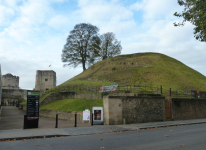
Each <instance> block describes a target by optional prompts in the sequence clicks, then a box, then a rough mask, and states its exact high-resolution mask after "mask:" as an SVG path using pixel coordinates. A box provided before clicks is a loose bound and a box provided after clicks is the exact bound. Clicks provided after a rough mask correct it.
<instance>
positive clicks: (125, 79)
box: [59, 53, 206, 91]
mask: <svg viewBox="0 0 206 150" xmlns="http://www.w3.org/2000/svg"><path fill="white" fill-rule="evenodd" d="M115 83H119V84H122V85H124V84H130V85H131V84H132V85H134V84H140V85H141V84H155V85H163V86H164V87H166V88H173V89H187V90H191V89H194V90H203V91H204V90H206V77H205V76H204V75H202V74H201V73H199V72H197V71H195V70H194V69H192V68H190V67H188V66H186V65H185V64H183V63H181V62H180V61H178V60H176V59H174V58H171V57H169V56H166V55H164V54H160V53H136V54H130V55H120V56H117V57H114V58H110V59H106V60H104V61H100V62H98V63H96V64H94V65H93V66H91V67H90V68H88V69H87V70H86V71H84V72H82V73H81V74H79V75H77V76H75V77H73V78H72V79H70V80H68V81H66V82H64V83H63V84H61V85H59V87H62V86H72V85H73V86H74V85H77V86H79V85H81V86H101V85H107V84H115Z"/></svg>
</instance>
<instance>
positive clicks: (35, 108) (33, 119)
mask: <svg viewBox="0 0 206 150" xmlns="http://www.w3.org/2000/svg"><path fill="white" fill-rule="evenodd" d="M39 97H40V92H39V91H27V111H26V112H27V127H26V128H38V123H39Z"/></svg>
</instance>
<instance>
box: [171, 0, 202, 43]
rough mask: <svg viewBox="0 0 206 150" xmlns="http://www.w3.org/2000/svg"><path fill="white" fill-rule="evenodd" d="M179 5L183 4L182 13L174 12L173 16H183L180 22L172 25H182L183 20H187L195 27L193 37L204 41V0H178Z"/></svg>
mask: <svg viewBox="0 0 206 150" xmlns="http://www.w3.org/2000/svg"><path fill="white" fill-rule="evenodd" d="M178 3H179V5H180V6H184V7H185V8H184V11H183V12H182V14H178V13H177V12H175V13H174V16H177V17H183V18H184V20H183V22H182V23H178V24H176V22H175V23H174V26H184V22H186V21H189V22H191V23H192V24H193V25H195V26H196V27H195V28H194V35H195V36H194V37H195V38H196V39H197V40H200V41H201V42H206V0H178Z"/></svg>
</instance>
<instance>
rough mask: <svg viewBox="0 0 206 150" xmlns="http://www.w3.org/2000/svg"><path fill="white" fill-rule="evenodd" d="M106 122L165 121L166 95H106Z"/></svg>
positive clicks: (104, 100) (104, 99) (110, 123)
mask: <svg viewBox="0 0 206 150" xmlns="http://www.w3.org/2000/svg"><path fill="white" fill-rule="evenodd" d="M103 102H104V122H105V123H106V124H109V125H112V124H122V121H123V118H125V119H126V123H127V124H129V123H141V122H153V121H164V120H166V116H165V97H149V96H148V97H143V96H104V98H103Z"/></svg>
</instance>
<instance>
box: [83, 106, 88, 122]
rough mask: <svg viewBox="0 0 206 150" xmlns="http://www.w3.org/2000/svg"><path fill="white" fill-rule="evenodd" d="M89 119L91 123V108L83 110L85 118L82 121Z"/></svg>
mask: <svg viewBox="0 0 206 150" xmlns="http://www.w3.org/2000/svg"><path fill="white" fill-rule="evenodd" d="M85 120H86V121H87V120H88V121H89V123H90V111H89V109H85V111H83V120H82V123H83V122H84V121H85Z"/></svg>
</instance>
